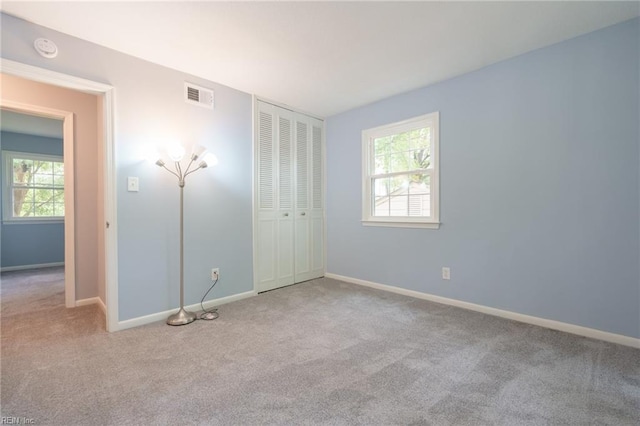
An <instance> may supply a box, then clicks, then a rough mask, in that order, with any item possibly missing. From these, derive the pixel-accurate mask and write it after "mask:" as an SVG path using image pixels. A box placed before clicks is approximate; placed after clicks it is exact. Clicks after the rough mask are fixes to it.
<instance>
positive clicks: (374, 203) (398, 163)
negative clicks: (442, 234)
mask: <svg viewBox="0 0 640 426" xmlns="http://www.w3.org/2000/svg"><path fill="white" fill-rule="evenodd" d="M438 122H439V113H438V112H434V113H431V114H427V115H422V116H420V117H415V118H412V119H409V120H405V121H401V122H398V123H392V124H388V125H385V126H381V127H376V128H374V129H368V130H365V131H363V132H362V157H363V161H362V170H363V184H362V191H363V197H362V200H363V206H362V223H363V224H364V225H374V226H375V225H377V226H401V227H416V228H419V227H420V228H438V226H439V225H440V224H439V211H438V207H439V206H438V204H439V203H438V201H439V193H438V192H439V164H438Z"/></svg>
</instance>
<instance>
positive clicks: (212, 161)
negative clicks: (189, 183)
mask: <svg viewBox="0 0 640 426" xmlns="http://www.w3.org/2000/svg"><path fill="white" fill-rule="evenodd" d="M216 164H218V157H216V156H215V155H213V154H212V153H210V152H207V154H206V155H205V156H204V158H203V159H202V163H201V164H200V166H201V167H211V166H215V165H216Z"/></svg>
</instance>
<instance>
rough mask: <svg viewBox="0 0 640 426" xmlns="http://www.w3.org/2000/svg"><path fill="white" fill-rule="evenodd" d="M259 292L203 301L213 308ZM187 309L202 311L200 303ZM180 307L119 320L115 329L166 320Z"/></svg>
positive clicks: (186, 307) (206, 305)
mask: <svg viewBox="0 0 640 426" xmlns="http://www.w3.org/2000/svg"><path fill="white" fill-rule="evenodd" d="M257 294H258V293H257V292H255V291H247V292H244V293H238V294H234V295H231V296H227V297H221V298H219V299H213V300H207V301H206V302H204V303H203V305H204V308H205V309H209V308H213V307H215V306H220V305H224V304H225V303H231V302H235V301H238V300H242V299H246V298H248V297H253V296H256V295H257ZM184 308H185V309H186V310H187V311H191V312H197V311H200V310H201V308H200V303H194V304H193V305H189V306H185V307H184ZM176 312H178V309H177V308H176V309H170V310H168V311H164V312H156V313H155V314H150V315H145V316H142V317H137V318H132V319H129V320H125V321H119V322H118V328H117V329H116V330H114V331H120V330H126V329H128V328H133V327H139V326H141V325H145V324H151V323H152V322H156V321H163V320H166V319H167V317H168V316H169V315H172V314H175V313H176Z"/></svg>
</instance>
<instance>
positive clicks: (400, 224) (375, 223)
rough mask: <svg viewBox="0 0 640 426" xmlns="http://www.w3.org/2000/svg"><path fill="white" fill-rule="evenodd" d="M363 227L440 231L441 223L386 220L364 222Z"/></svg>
mask: <svg viewBox="0 0 640 426" xmlns="http://www.w3.org/2000/svg"><path fill="white" fill-rule="evenodd" d="M362 225H363V226H388V227H393V228H423V229H439V228H440V222H410V221H402V222H398V221H386V220H363V221H362Z"/></svg>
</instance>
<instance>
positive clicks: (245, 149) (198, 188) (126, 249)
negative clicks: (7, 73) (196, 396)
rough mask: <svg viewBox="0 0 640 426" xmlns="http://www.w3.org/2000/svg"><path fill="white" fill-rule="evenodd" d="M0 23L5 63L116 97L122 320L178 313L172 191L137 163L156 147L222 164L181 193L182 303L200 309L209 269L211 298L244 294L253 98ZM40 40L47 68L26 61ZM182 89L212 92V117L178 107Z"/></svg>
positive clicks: (167, 178)
mask: <svg viewBox="0 0 640 426" xmlns="http://www.w3.org/2000/svg"><path fill="white" fill-rule="evenodd" d="M0 23H1V27H2V46H1V47H2V49H1V55H2V57H3V58H7V59H11V60H14V61H18V62H22V63H26V64H30V65H34V66H38V67H42V68H48V69H51V70H54V71H58V72H64V73H67V74H71V75H75V76H78V77H82V78H87V79H90V80H94V81H98V82H103V83H107V84H110V85H112V86H114V88H115V150H116V169H117V170H116V171H117V207H118V216H117V220H116V222H117V229H118V269H119V270H118V296H119V317H120V320H126V319H130V318H135V317H140V316H143V315H148V314H152V313H156V312H161V311H165V310H168V309H171V308H175V307H176V306H178V303H179V290H178V289H179V245H178V244H179V234H178V214H179V210H178V202H179V198H178V197H179V192H178V185H177V181H175V178H173V177H172V176H171V175H169V174H168V173H166V172H164V171H163V170H161V169H160V168H158V167H156V166H154V165H152V164H149V163H148V162H145V161H144V153H145V152H146V148H147V147H148V146H149V145H151V144H157V143H159V142H161V141H167V140H180V141H182V142H183V143H184V144H185V145H188V146H191V145H193V144H196V143H198V144H202V145H204V146H206V147H207V148H209V149H210V150H211V151H213V152H214V153H215V154H216V155H217V156H218V158H219V160H220V164H219V165H218V166H216V167H215V168H212V169H207V170H203V171H200V172H198V173H197V174H194V175H191V176H189V179H188V180H187V185H186V187H185V267H186V273H185V287H186V289H185V303H186V304H192V303H196V302H199V301H200V298H201V297H202V295H203V294H204V292H205V291H206V290H207V288H208V287H209V285H210V280H209V278H210V269H211V268H212V267H219V268H220V272H221V280H220V282H219V284H218V286H217V287H216V288H215V290H214V291H213V292H212V294H210V297H211V298H218V297H224V296H229V295H233V294H237V293H242V292H246V291H250V290H252V289H253V269H252V265H253V259H252V239H251V226H252V221H251V214H252V207H251V185H252V165H251V162H252V159H251V158H252V157H251V156H252V109H251V96H250V95H249V94H247V93H243V92H239V91H237V90H234V89H231V88H229V87H226V86H222V85H219V84H216V83H213V82H210V81H206V80H203V79H200V78H197V77H194V76H191V75H188V74H185V73H182V72H179V71H175V70H172V69H168V68H165V67H161V66H158V65H154V64H151V63H149V62H146V61H143V60H140V59H137V58H134V57H131V56H128V55H124V54H122V53H119V52H116V51H113V50H110V49H106V48H103V47H100V46H97V45H95V44H92V43H89V42H87V41H84V40H80V39H77V38H74V37H71V36H68V35H65V34H61V33H58V32H56V31H53V30H50V29H47V28H44V27H40V26H37V25H33V24H30V23H27V22H25V21H23V20H20V19H17V18H14V17H11V16H8V15H5V14H2V15H1V22H0ZM38 37H46V38H49V39H51V40H53V41H54V42H55V43H56V44H57V45H58V48H59V51H60V53H59V55H58V57H57V58H56V59H55V60H47V59H44V58H42V57H40V56H39V55H38V54H37V53H36V52H35V51H34V49H33V40H34V39H36V38H38ZM211 60H215V58H213V59H211ZM185 81H189V82H192V83H195V84H197V85H200V86H204V87H209V88H212V89H214V91H215V109H214V110H213V111H212V110H209V109H205V108H201V107H198V106H193V105H190V104H187V103H185V102H184V100H183V91H184V82H185ZM128 176H137V177H139V179H140V191H139V192H137V193H133V192H127V190H126V181H127V177H128Z"/></svg>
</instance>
